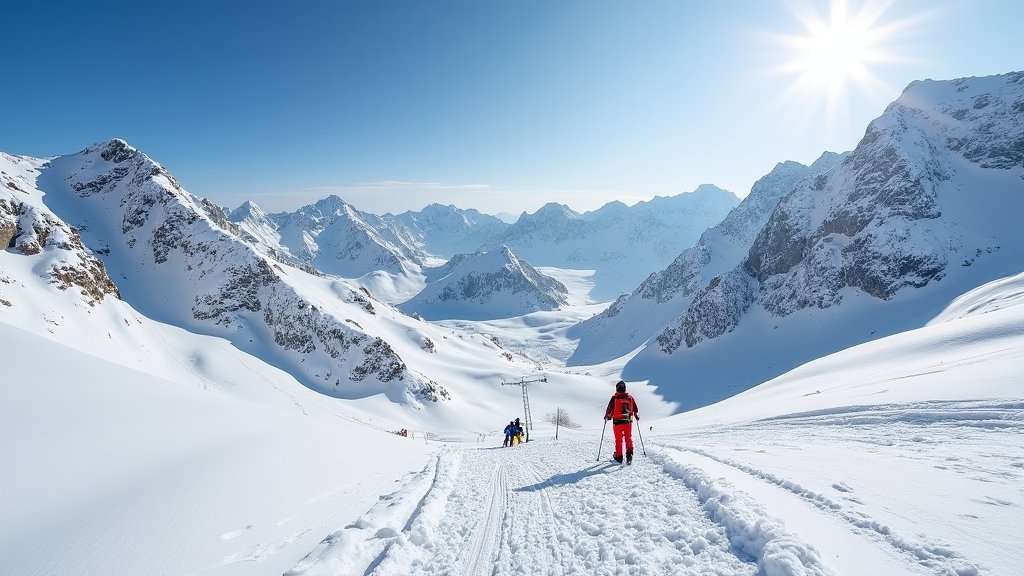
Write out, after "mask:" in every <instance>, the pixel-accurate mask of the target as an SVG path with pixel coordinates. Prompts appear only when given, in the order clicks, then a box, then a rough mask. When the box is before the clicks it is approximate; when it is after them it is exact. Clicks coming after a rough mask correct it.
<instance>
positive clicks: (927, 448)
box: [288, 401, 1024, 576]
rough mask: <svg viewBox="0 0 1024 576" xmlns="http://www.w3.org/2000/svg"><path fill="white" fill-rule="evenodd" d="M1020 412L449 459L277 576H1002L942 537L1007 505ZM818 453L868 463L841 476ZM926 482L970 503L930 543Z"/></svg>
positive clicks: (901, 414)
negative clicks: (889, 479) (983, 510)
mask: <svg viewBox="0 0 1024 576" xmlns="http://www.w3.org/2000/svg"><path fill="white" fill-rule="evenodd" d="M1022 415H1024V405H1021V404H1020V403H1015V402H1000V401H992V402H985V401H970V402H947V403H934V402H932V403H918V404H908V405H906V406H903V407H901V408H900V409H895V408H894V407H886V408H884V409H881V410H879V409H878V408H877V407H864V408H863V409H860V410H856V409H844V410H839V411H823V412H820V413H819V412H815V413H807V414H797V415H792V416H790V417H786V418H774V419H769V420H763V421H757V422H752V423H748V424H740V425H734V426H729V427H724V428H716V429H713V430H699V431H697V430H685V431H676V432H673V431H665V432H663V433H662V435H658V436H655V437H653V438H647V440H648V442H647V450H648V452H647V454H648V457H644V456H643V455H642V454H641V452H639V451H638V452H637V453H636V457H635V459H634V464H633V465H632V466H620V465H618V464H615V463H612V462H610V461H595V458H594V455H595V453H596V452H597V441H596V439H590V438H584V437H582V436H580V437H577V438H569V439H566V440H560V441H554V440H546V439H537V440H534V441H533V442H530V443H528V444H525V445H520V446H516V447H511V448H500V447H489V448H481V447H479V446H477V445H474V446H467V445H463V446H458V445H449V446H446V447H444V448H442V449H441V450H440V452H439V454H438V456H437V457H436V459H435V460H434V462H432V464H431V465H430V466H428V467H427V469H425V470H424V471H423V472H421V473H419V474H417V475H412V476H410V477H409V478H408V479H407V480H406V481H405V483H404V484H403V485H402V487H401V488H399V490H398V491H396V492H395V493H394V494H392V495H391V496H388V497H384V498H382V500H381V502H380V503H378V505H377V506H375V507H374V508H373V509H371V510H370V511H369V512H367V514H366V515H364V516H363V517H362V518H360V519H359V520H358V521H356V522H355V523H354V524H353V525H352V526H349V527H347V528H346V529H344V530H342V531H339V532H337V533H335V534H333V535H331V537H329V538H328V539H327V540H325V542H324V543H322V544H321V545H320V546H319V547H318V548H317V550H315V551H314V552H313V553H311V554H310V555H309V556H308V557H307V558H306V559H305V560H303V562H302V563H300V564H299V565H298V566H296V568H295V569H294V570H293V571H291V572H289V573H288V574H289V575H291V576H298V575H302V576H307V575H313V576H316V575H320V574H337V573H345V574H363V575H367V576H368V575H386V574H403V575H404V574H410V575H437V574H445V575H463V576H481V575H485V576H512V575H519V574H545V575H551V576H566V575H571V574H588V575H589V574H594V575H612V574H614V575H619V574H630V575H641V574H643V575H654V574H671V575H676V574H682V575H686V574H694V575H697V574H700V575H707V574H713V575H721V576H737V575H746V576H755V575H757V576H796V575H802V576H833V575H836V574H839V573H843V574H844V575H846V574H857V575H860V574H864V575H875V574H881V573H884V574H908V575H914V574H916V575H931V574H934V575H938V574H941V575H949V576H979V575H983V574H997V573H1001V572H1000V570H999V569H993V568H990V567H988V566H985V565H983V564H979V563H975V562H974V561H972V560H971V558H970V557H969V556H970V555H971V554H965V553H964V550H971V551H976V550H978V547H977V546H978V543H977V542H967V541H957V540H956V536H955V535H956V534H970V533H971V532H957V531H956V530H955V529H954V530H953V531H950V530H949V528H950V526H953V527H954V528H955V525H956V524H957V523H959V522H965V521H969V519H970V518H972V517H971V516H969V515H966V514H964V512H969V510H961V509H959V507H961V506H962V505H963V504H964V503H965V502H966V503H968V504H972V503H973V504H974V505H982V506H986V507H988V508H991V509H993V510H999V509H1013V508H1015V507H1017V506H1018V504H1017V502H1016V500H1017V498H1016V497H1015V496H1014V495H1015V494H1017V492H1020V493H1021V494H1024V491H1022V490H1019V486H1018V487H1017V488H1014V486H1017V482H1019V480H1020V478H1022V477H1024V471H1022V469H1024V462H1022V459H1021V454H1020V452H1021V450H1020V448H1019V444H1020V443H1019V436H1020V433H1021V432H1024V420H1022ZM881 418H887V419H888V420H887V422H885V423H882V422H879V419H881ZM859 422H869V424H867V425H864V426H858V425H857V423H859ZM838 424H843V425H842V426H839V425H838ZM972 435H975V436H972ZM954 438H955V439H959V440H960V442H961V444H960V445H959V446H958V447H957V448H956V450H957V451H965V450H966V451H977V454H968V461H969V462H970V463H972V466H970V467H958V460H956V457H955V456H952V455H951V456H949V457H947V458H943V457H942V456H944V455H945V454H946V450H949V448H947V446H950V445H951V444H952V439H954ZM972 438H975V439H976V440H977V442H974V440H972ZM965 441H966V444H965V443H964V442H965ZM993 442H995V443H994V444H993ZM837 447H838V448H837ZM1014 447H1016V448H1014ZM605 448H606V449H607V448H608V446H607V445H606V446H605ZM637 448H638V449H640V448H641V447H640V446H639V445H638V446H637ZM837 450H838V451H837ZM844 450H845V451H846V452H844ZM608 453H610V450H608ZM957 453H960V452H957ZM790 454H795V455H800V454H802V456H800V457H798V458H796V459H793V458H786V457H785V456H786V455H790ZM823 455H831V456H832V457H833V458H836V459H849V458H858V459H862V461H863V465H862V468H861V469H860V470H859V471H858V473H857V474H850V473H849V470H847V472H846V475H840V476H836V475H835V474H836V472H835V470H836V469H834V468H830V467H829V466H828V462H827V461H822V457H823ZM887 465H888V466H894V467H896V470H892V471H889V472H890V473H895V474H896V476H894V479H897V478H906V477H910V478H912V479H913V478H922V479H925V482H924V483H920V482H918V483H915V482H914V481H913V480H911V482H910V483H909V484H899V483H894V484H892V485H891V486H887V488H888V489H887V490H877V487H875V490H874V491H872V489H871V488H872V485H870V484H869V485H867V487H865V485H864V482H863V480H864V478H865V477H869V476H871V475H874V474H877V473H878V472H876V471H877V470H879V469H880V468H879V466H887ZM794 466H795V468H794ZM901 466H903V467H906V468H905V469H901V468H900V467H901ZM802 467H806V469H805V470H803V471H802V472H801V470H802ZM908 470H909V471H911V473H910V474H909V475H908V474H906V471H908ZM927 470H938V471H939V472H937V473H940V474H944V475H951V476H955V477H956V478H959V481H960V482H963V483H965V484H963V486H964V487H965V491H967V492H969V493H968V494H966V495H964V494H960V495H956V496H955V497H956V498H957V499H956V500H951V501H950V502H951V504H950V508H951V509H956V510H955V511H952V512H948V513H947V514H946V516H944V517H940V518H939V520H938V522H937V524H935V529H936V532H934V533H932V531H931V530H928V531H927V532H928V533H925V531H922V530H921V525H920V523H916V522H910V523H908V522H907V521H908V520H915V519H914V518H913V517H912V516H906V515H907V514H908V513H909V514H913V511H915V510H917V509H918V508H916V506H917V504H918V503H919V502H918V501H921V502H925V503H926V504H927V503H928V502H931V503H932V504H931V505H934V495H933V494H931V493H929V492H928V484H927V479H928V478H930V477H929V476H927V475H926V473H925V472H922V471H927ZM809 471H810V472H809ZM793 474H797V475H796V476H793ZM793 478H799V481H797V480H795V479H793ZM947 486H948V484H947ZM940 490H941V488H940ZM1000 490H1001V491H1000ZM890 502H903V504H902V505H901V507H900V508H898V509H895V510H894V509H892V508H891V507H890V505H889V503H890ZM389 510H390V511H391V512H388V511H389ZM868 511H870V512H871V513H868ZM958 513H959V515H958ZM973 518H974V520H976V521H978V522H984V521H985V520H984V519H979V518H976V517H973ZM929 526H930V525H929ZM819 546H820V549H819ZM1010 553H1011V554H1012V552H1010Z"/></svg>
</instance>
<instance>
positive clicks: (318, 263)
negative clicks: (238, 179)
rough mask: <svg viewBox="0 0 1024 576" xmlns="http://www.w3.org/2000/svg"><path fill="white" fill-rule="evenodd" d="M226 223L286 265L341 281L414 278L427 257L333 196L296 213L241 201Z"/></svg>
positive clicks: (397, 232) (403, 235)
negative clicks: (374, 276) (374, 277)
mask: <svg viewBox="0 0 1024 576" xmlns="http://www.w3.org/2000/svg"><path fill="white" fill-rule="evenodd" d="M229 219H230V220H231V221H232V222H235V223H236V224H238V225H239V228H241V230H243V231H244V232H245V233H246V234H247V237H248V239H249V240H250V241H252V242H254V243H255V244H256V245H257V246H258V247H260V249H261V251H262V252H264V253H265V254H267V255H270V256H272V257H278V256H279V255H284V258H283V260H284V261H285V262H288V263H292V262H299V263H303V264H305V265H307V266H309V267H312V268H315V269H317V270H319V271H321V272H324V273H326V274H331V275H334V276H341V277H343V278H358V277H360V276H363V275H365V274H369V273H371V272H375V271H384V272H387V273H389V274H395V275H410V274H416V273H418V272H419V266H421V265H422V264H424V263H425V262H426V259H427V256H428V255H427V254H426V253H425V252H424V251H423V250H422V249H421V248H420V246H419V245H418V244H417V243H416V242H415V241H413V239H411V238H410V237H408V235H407V232H406V230H404V229H403V228H402V227H400V226H399V227H396V226H394V225H392V222H391V221H390V220H387V219H383V218H381V217H379V216H376V215H374V214H369V213H365V212H360V211H359V210H356V209H355V208H354V207H353V206H351V205H350V204H348V203H347V202H345V201H344V200H342V199H341V198H339V197H337V196H334V195H331V196H328V197H327V198H324V199H322V200H320V201H318V202H316V203H314V204H311V205H309V206H303V207H302V208H299V209H298V210H296V211H295V212H280V213H274V214H265V213H263V211H262V210H260V209H259V207H257V206H255V204H253V203H252V202H246V203H244V204H243V205H242V206H240V207H238V208H236V209H235V210H232V211H231V212H230V214H229Z"/></svg>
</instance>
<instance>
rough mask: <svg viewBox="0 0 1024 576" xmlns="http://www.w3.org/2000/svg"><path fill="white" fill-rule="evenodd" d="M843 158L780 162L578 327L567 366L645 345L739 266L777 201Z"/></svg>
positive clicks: (608, 357) (832, 156) (825, 156)
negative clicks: (661, 265) (660, 265)
mask: <svg viewBox="0 0 1024 576" xmlns="http://www.w3.org/2000/svg"><path fill="white" fill-rule="evenodd" d="M842 158H843V156H842V155H839V154H835V153H832V152H826V153H825V154H823V155H822V156H821V157H820V158H818V160H816V161H815V162H814V163H813V164H811V166H804V165H803V164H800V163H798V162H792V161H788V162H782V163H780V164H779V165H778V166H776V167H775V169H773V170H772V171H771V172H770V173H768V174H767V175H765V176H764V177H762V178H761V179H760V180H758V181H757V182H756V183H754V185H753V186H752V187H751V189H750V194H749V195H747V197H746V198H744V199H743V201H742V202H740V204H739V205H738V206H736V207H735V208H733V209H732V210H731V211H730V212H729V214H728V215H727V216H726V217H725V219H724V220H722V221H721V222H720V223H719V224H718V225H717V226H715V227H714V228H710V229H708V230H706V231H705V232H704V233H703V234H701V236H700V240H698V241H697V244H696V245H695V246H692V247H690V248H687V249H686V250H684V251H683V252H682V253H681V254H680V255H679V256H677V257H676V259H675V260H673V261H672V263H671V264H669V265H668V267H667V268H665V269H664V270H661V271H660V272H656V273H654V274H651V276H650V277H648V278H647V280H644V282H643V284H641V285H640V286H639V287H638V288H636V289H635V290H633V292H632V294H629V295H623V296H620V297H619V298H618V299H617V300H615V302H613V303H612V305H611V306H609V307H608V309H607V310H605V311H604V312H602V313H600V314H598V315H597V316H595V317H593V318H591V319H589V320H586V321H584V322H581V323H580V324H579V325H578V326H576V327H574V328H573V330H572V333H571V335H573V336H574V337H578V338H579V339H580V341H579V345H578V346H577V348H576V351H575V352H574V353H573V356H572V357H571V358H570V359H569V363H570V364H571V365H580V364H598V363H601V362H605V361H608V360H611V359H613V358H618V357H620V356H622V355H624V354H628V353H629V352H631V351H633V350H635V349H636V348H637V347H639V346H641V345H643V344H644V343H645V342H646V341H647V340H648V339H649V338H651V337H653V336H655V335H656V334H658V333H659V332H661V330H662V329H663V328H664V327H665V325H666V324H668V323H669V322H671V321H672V320H673V319H675V318H676V317H677V316H679V315H680V314H681V313H683V312H685V311H686V307H687V306H688V305H689V304H690V301H691V300H692V299H693V296H694V294H696V293H697V291H698V290H700V289H701V288H703V287H705V286H707V284H708V282H709V281H710V280H711V279H712V278H714V277H715V276H717V275H719V274H721V273H723V272H726V271H728V270H729V269H731V268H733V267H734V266H736V265H737V264H738V263H740V262H741V261H742V260H743V258H744V257H745V256H746V254H747V251H748V250H749V249H750V245H751V243H752V242H753V241H754V237H755V236H756V235H757V233H758V231H760V229H761V227H762V226H764V225H765V223H766V222H767V221H768V217H769V216H770V215H771V213H772V210H773V209H774V208H775V205H776V204H777V203H778V201H779V199H780V198H782V196H784V195H785V194H788V193H789V192H791V191H792V190H793V188H794V187H795V186H796V185H797V184H798V183H799V182H800V181H802V180H805V179H807V178H811V177H814V176H816V175H818V174H822V173H825V172H828V171H829V170H831V169H832V168H833V167H834V166H835V165H836V164H838V163H839V161H840V160H841V159H842Z"/></svg>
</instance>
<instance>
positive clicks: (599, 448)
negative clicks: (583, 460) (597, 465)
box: [597, 420, 646, 462]
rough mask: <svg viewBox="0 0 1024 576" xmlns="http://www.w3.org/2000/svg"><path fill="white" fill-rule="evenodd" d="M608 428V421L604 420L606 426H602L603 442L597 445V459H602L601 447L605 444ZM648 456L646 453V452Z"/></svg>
mask: <svg viewBox="0 0 1024 576" xmlns="http://www.w3.org/2000/svg"><path fill="white" fill-rule="evenodd" d="M607 429H608V421H607V420H605V421H604V428H601V443H600V444H598V445H597V461H598V462H600V461H601V447H602V446H604V431H605V430H607ZM644 456H646V454H644Z"/></svg>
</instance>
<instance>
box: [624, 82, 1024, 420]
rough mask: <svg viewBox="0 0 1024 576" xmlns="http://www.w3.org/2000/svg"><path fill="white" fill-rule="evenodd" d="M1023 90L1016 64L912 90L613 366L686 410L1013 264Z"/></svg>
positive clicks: (901, 322)
mask: <svg viewBox="0 0 1024 576" xmlns="http://www.w3.org/2000/svg"><path fill="white" fill-rule="evenodd" d="M1022 100H1024V74H1021V73H1013V74H1006V75H1002V76H994V77H987V78H973V79H963V80H955V81H950V82H934V81H926V82H917V83H914V84H912V85H911V86H909V87H908V88H907V90H906V91H905V92H904V94H903V95H902V96H900V98H899V99H898V100H897V101H896V102H895V103H893V104H892V105H890V106H889V108H888V109H887V111H886V113H885V114H884V115H883V116H881V117H880V118H878V119H876V120H875V121H874V122H872V124H871V126H869V128H868V130H867V132H866V134H865V136H864V139H863V140H862V141H861V142H860V144H858V146H857V148H856V149H855V150H854V151H853V152H852V153H851V155H850V156H849V157H847V158H846V159H845V160H844V161H843V162H842V163H841V164H840V165H839V166H837V167H836V168H835V169H834V170H833V171H832V172H831V173H829V174H828V175H827V176H823V177H819V178H815V179H813V180H811V181H805V182H804V183H803V184H801V185H800V186H798V187H797V188H796V190H794V191H793V192H792V193H791V194H789V195H788V196H786V197H785V198H784V199H783V200H782V201H780V203H779V204H778V206H777V207H776V208H775V210H774V212H773V213H772V216H771V218H770V219H769V221H768V223H767V224H766V225H765V226H764V227H763V228H762V229H761V231H760V233H759V234H758V236H757V238H756V240H755V241H754V243H753V245H752V247H751V249H750V253H749V255H748V256H747V258H746V259H745V260H744V261H743V263H742V264H740V265H739V266H737V267H736V268H734V269H733V270H731V271H729V272H726V273H724V274H721V275H720V276H718V277H716V278H714V279H713V280H712V281H711V282H710V284H709V285H708V286H707V287H706V288H704V289H702V290H701V291H700V292H699V293H698V294H697V295H696V296H695V297H694V299H693V301H692V302H691V303H690V305H689V306H688V308H687V311H686V312H685V313H684V314H683V315H681V317H680V318H679V320H678V321H676V322H674V323H672V324H670V325H669V326H668V327H667V328H666V329H665V330H664V331H663V332H662V333H661V334H660V335H659V336H658V338H657V340H656V342H652V343H650V344H649V345H648V346H647V347H646V348H645V349H644V350H643V351H642V352H640V353H639V354H638V355H636V356H635V357H634V358H633V359H632V360H631V361H630V363H629V364H628V365H627V368H626V371H625V373H626V375H627V376H628V377H630V378H634V379H650V380H652V381H654V382H656V383H657V384H659V385H661V390H662V391H663V392H664V393H665V394H666V396H667V397H669V398H672V399H674V400H678V401H681V402H683V403H684V404H685V405H686V406H691V407H692V406H699V405H702V404H705V403H708V402H712V401H716V400H720V399H722V398H725V397H728V396H730V395H732V394H735V393H736V392H739V391H742V390H744V389H746V388H749V387H750V386H752V385H754V384H757V383H759V382H762V381H764V380H767V379H769V378H771V377H773V376H776V375H778V374H780V373H782V372H784V371H786V370H788V369H790V368H792V367H794V366H796V365H799V364H801V363H803V362H806V361H809V360H811V359H813V358H816V357H819V356H823V355H826V354H828V353H830V352H833V351H836V350H840V349H843V348H845V347H848V346H851V345H854V344H857V343H859V342H863V341H866V340H869V339H872V338H877V337H880V336H883V335H886V334H892V333H895V332H898V331H903V330H907V329H911V328H914V327H917V326H920V325H922V323H923V322H924V321H926V319H928V318H930V317H932V316H933V315H934V314H935V313H936V312H937V310H938V309H940V308H941V307H942V306H944V305H945V303H946V302H948V301H949V300H950V299H951V298H953V297H955V296H956V295H957V294H960V293H962V292H964V291H966V290H968V289H970V288H973V287H975V286H978V285H980V284H982V283H984V282H987V281H989V280H991V279H993V278H997V277H1000V276H1005V275H1007V274H1012V273H1014V272H1018V271H1020V269H1021V264H1020V263H1021V262H1022V261H1024V254H1022V248H1024V246H1022V242H1021V236H1020V233H1019V222H1018V221H1017V220H1018V218H1017V217H1016V215H1017V214H1019V213H1020V212H1021V209H1022V207H1024V180H1022V176H1024V156H1022V155H1021V152H1020V147H1019V142H1020V141H1021V139H1022V138H1024V108H1022V107H1021V106H1020V102H1021V101H1022ZM736 357H741V358H742V359H743V362H733V361H730V359H732V358H736Z"/></svg>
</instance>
